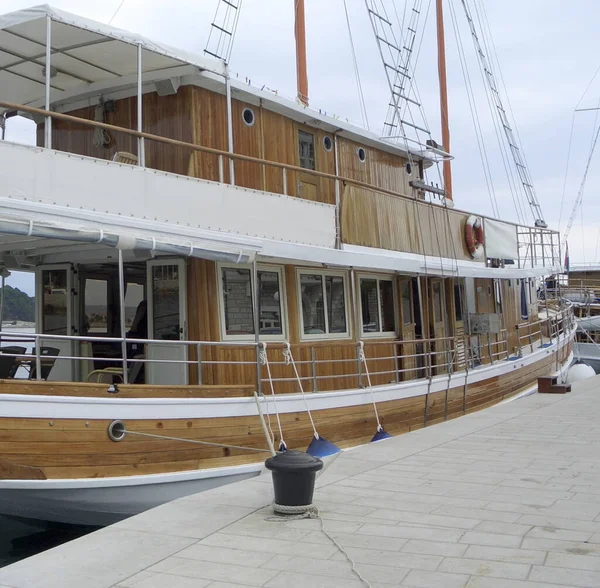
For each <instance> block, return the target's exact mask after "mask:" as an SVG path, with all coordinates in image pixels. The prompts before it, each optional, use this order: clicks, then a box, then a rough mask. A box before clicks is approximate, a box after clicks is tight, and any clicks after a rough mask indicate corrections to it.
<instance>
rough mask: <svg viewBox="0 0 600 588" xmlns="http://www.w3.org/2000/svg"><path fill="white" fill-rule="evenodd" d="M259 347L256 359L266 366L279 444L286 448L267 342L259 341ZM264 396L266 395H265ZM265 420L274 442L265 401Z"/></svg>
mask: <svg viewBox="0 0 600 588" xmlns="http://www.w3.org/2000/svg"><path fill="white" fill-rule="evenodd" d="M261 346H262V347H261V349H260V351H259V353H258V359H259V361H260V363H261V364H262V365H264V366H265V367H266V368H267V376H268V378H269V386H270V387H271V397H272V398H273V407H274V408H275V416H276V417H277V427H278V429H279V444H280V446H281V447H282V448H284V449H287V445H286V443H285V441H284V440H283V429H282V427H281V419H280V418H279V410H278V409H277V400H276V399H275V387H274V386H273V378H272V377H271V366H270V364H269V358H268V356H267V344H266V343H265V342H264V341H263V342H261ZM265 398H266V397H265ZM267 422H268V425H269V431H270V433H271V439H272V440H273V443H275V435H274V434H273V429H272V428H271V415H270V414H269V406H268V401H267Z"/></svg>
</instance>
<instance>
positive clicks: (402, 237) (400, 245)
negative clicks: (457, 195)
mask: <svg viewBox="0 0 600 588" xmlns="http://www.w3.org/2000/svg"><path fill="white" fill-rule="evenodd" d="M466 218H467V217H466V215H465V214H463V213H460V212H455V211H453V210H449V209H445V208H443V207H441V206H435V205H430V204H426V203H424V202H421V201H416V200H414V201H412V200H408V199H405V198H399V197H396V196H390V195H388V194H381V193H378V192H374V191H372V190H368V189H364V188H358V187H356V186H351V185H347V186H346V187H345V189H344V191H343V197H342V208H341V225H342V240H343V241H344V242H345V243H351V244H353V245H363V246H366V247H377V248H381V249H391V250H393V251H407V252H413V253H420V254H425V255H433V256H442V257H446V258H450V259H453V258H456V259H465V260H470V259H471V257H470V255H469V253H468V251H467V250H466V246H465V243H464V223H465V221H466Z"/></svg>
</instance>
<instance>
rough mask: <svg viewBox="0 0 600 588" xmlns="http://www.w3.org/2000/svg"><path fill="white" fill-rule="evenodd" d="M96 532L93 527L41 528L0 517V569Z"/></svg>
mask: <svg viewBox="0 0 600 588" xmlns="http://www.w3.org/2000/svg"><path fill="white" fill-rule="evenodd" d="M94 530H96V529H95V528H94V527H75V526H64V527H60V526H56V527H53V528H43V527H41V526H40V527H37V526H34V525H30V524H26V523H24V522H21V521H15V520H12V519H8V518H6V517H3V516H1V515H0V567H3V566H7V565H9V564H11V563H14V562H16V561H19V560H21V559H25V558H26V557H29V556H31V555H35V554H36V553H40V552H42V551H45V550H46V549H51V548H52V547H56V546H57V545H61V544H62V543H66V542H67V541H71V540H72V539H77V537H81V536H82V535H86V534H87V533H90V532H92V531H94Z"/></svg>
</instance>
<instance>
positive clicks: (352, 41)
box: [344, 0, 369, 130]
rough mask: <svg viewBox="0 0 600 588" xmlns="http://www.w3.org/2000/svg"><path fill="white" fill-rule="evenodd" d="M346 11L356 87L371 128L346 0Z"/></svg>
mask: <svg viewBox="0 0 600 588" xmlns="http://www.w3.org/2000/svg"><path fill="white" fill-rule="evenodd" d="M344 12H345V14H346V25H347V26H348V37H349V39H350V49H351V51H352V62H353V64H354V76H355V77H356V88H357V90H358V101H359V104H360V115H361V117H362V120H363V125H365V127H366V128H367V130H369V117H368V115H367V106H366V104H365V96H364V94H363V89H362V83H361V81H360V72H359V70H358V61H357V59H356V50H355V48H354V39H353V37H352V28H351V27H350V17H349V16H348V6H347V5H346V0H344Z"/></svg>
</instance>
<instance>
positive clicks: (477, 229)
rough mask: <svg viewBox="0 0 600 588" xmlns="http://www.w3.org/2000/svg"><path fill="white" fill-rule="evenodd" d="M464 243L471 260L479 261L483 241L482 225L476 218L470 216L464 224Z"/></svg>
mask: <svg viewBox="0 0 600 588" xmlns="http://www.w3.org/2000/svg"><path fill="white" fill-rule="evenodd" d="M465 242H466V244H467V250H468V251H469V255H470V256H471V257H472V258H473V259H481V258H482V257H483V253H484V251H483V245H484V243H485V239H484V236H483V223H482V222H481V219H480V218H479V217H478V216H475V215H473V214H472V215H471V216H470V217H469V218H468V219H467V222H466V224H465Z"/></svg>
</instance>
